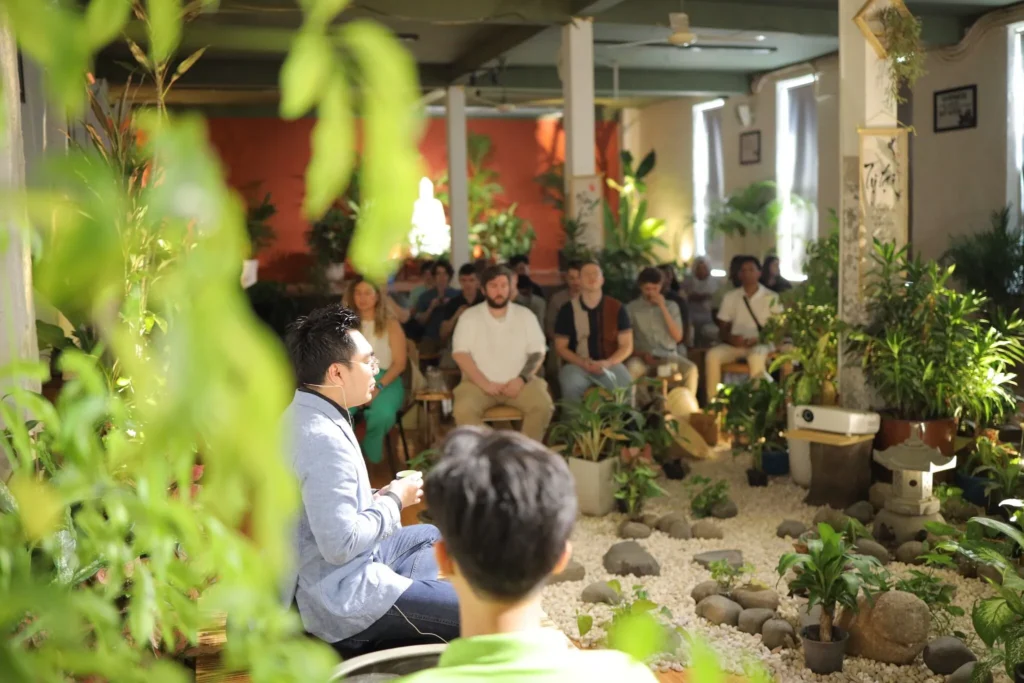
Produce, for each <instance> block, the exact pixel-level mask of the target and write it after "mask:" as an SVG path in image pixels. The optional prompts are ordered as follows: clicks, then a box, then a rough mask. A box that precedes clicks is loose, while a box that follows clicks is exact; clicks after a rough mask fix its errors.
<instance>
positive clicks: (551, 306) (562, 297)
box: [544, 261, 583, 355]
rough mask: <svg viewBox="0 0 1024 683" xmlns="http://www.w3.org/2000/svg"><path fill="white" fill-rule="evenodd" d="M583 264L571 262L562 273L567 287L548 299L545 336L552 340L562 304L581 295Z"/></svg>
mask: <svg viewBox="0 0 1024 683" xmlns="http://www.w3.org/2000/svg"><path fill="white" fill-rule="evenodd" d="M582 265H583V264H581V263H580V262H579V261H572V262H571V263H569V265H568V266H567V267H566V269H565V272H564V273H562V279H563V280H564V282H565V287H564V288H563V289H560V290H558V291H557V292H555V293H554V294H552V295H551V300H550V301H548V310H547V313H546V314H545V316H544V336H545V337H547V338H548V340H549V341H551V342H554V339H555V321H556V320H557V319H558V313H559V312H560V311H561V310H562V306H565V305H566V304H567V303H569V299H571V298H573V297H574V296H579V295H580V268H581V267H582ZM552 355H555V354H552Z"/></svg>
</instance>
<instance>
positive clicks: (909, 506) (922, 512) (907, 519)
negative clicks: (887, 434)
mask: <svg viewBox="0 0 1024 683" xmlns="http://www.w3.org/2000/svg"><path fill="white" fill-rule="evenodd" d="M923 429H924V427H923V425H921V426H918V427H917V428H916V429H915V430H914V433H913V434H912V435H911V437H910V438H909V439H907V440H906V441H904V442H903V443H901V444H899V445H897V446H892V447H891V448H887V449H886V450H884V451H876V452H875V456H874V458H875V462H877V463H879V464H880V465H882V466H884V467H886V468H888V469H890V470H892V487H893V491H892V496H890V498H889V499H888V500H887V501H885V507H884V508H883V509H882V511H881V512H879V513H878V515H877V516H876V517H875V528H874V534H875V536H876V537H877V538H891V537H895V542H896V544H897V545H900V544H903V543H906V542H907V541H913V540H923V538H924V536H923V535H922V534H923V533H926V532H925V528H924V525H925V523H926V522H943V521H945V520H943V518H942V514H941V513H940V512H939V500H938V499H937V498H936V497H935V496H933V495H932V479H933V476H934V475H935V473H936V472H942V471H944V470H949V469H952V468H954V467H956V456H949V457H947V456H945V455H943V454H942V452H941V451H940V450H939V449H937V448H932V447H931V446H929V445H928V444H926V443H925V442H924V441H922V440H921V433H922V432H923ZM883 526H884V527H887V528H888V532H886V531H883V530H882V527H883Z"/></svg>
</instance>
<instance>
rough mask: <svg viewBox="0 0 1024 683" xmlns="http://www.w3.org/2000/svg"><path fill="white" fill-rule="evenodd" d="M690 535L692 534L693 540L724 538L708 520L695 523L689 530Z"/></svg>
mask: <svg viewBox="0 0 1024 683" xmlns="http://www.w3.org/2000/svg"><path fill="white" fill-rule="evenodd" d="M690 534H692V535H693V537H694V538H704V539H711V538H725V532H724V531H722V530H721V529H720V528H719V527H718V525H717V524H715V523H714V522H712V521H711V520H710V519H702V520H700V521H698V522H697V523H695V524H694V525H693V527H692V528H691V529H690Z"/></svg>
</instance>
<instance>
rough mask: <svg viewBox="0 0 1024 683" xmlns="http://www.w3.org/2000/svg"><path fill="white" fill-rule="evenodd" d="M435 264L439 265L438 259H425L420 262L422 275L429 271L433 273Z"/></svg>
mask: <svg viewBox="0 0 1024 683" xmlns="http://www.w3.org/2000/svg"><path fill="white" fill-rule="evenodd" d="M435 265H437V262H436V261H424V262H423V263H421V264H420V275H426V274H427V273H430V274H431V275H433V274H434V266H435Z"/></svg>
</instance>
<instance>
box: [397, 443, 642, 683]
mask: <svg viewBox="0 0 1024 683" xmlns="http://www.w3.org/2000/svg"><path fill="white" fill-rule="evenodd" d="M424 491H425V493H426V500H427V505H429V507H430V514H431V516H432V517H433V518H434V524H435V525H436V526H437V527H438V529H439V530H440V531H441V538H442V540H441V541H439V542H438V543H437V544H436V545H435V546H434V552H435V553H436V555H437V560H438V566H439V568H440V570H441V574H442V575H444V576H445V577H446V578H447V580H449V581H451V583H452V585H453V586H454V587H455V591H456V593H458V596H459V613H460V623H461V630H462V637H461V638H459V639H458V640H455V641H453V642H452V643H451V644H450V645H449V646H448V648H447V650H446V651H445V652H444V654H443V655H442V656H441V660H440V662H439V664H438V668H436V669H431V670H428V671H424V672H421V673H419V674H416V675H414V676H412V677H411V678H410V679H408V680H409V681H411V682H415V683H426V682H430V683H434V682H440V681H470V680H473V681H475V680H484V679H486V680H488V681H498V682H500V683H504V682H508V683H512V682H513V681H514V682H515V683H520V682H522V683H583V682H584V681H586V682H587V683H594V682H596V683H612V682H613V681H614V682H615V683H619V682H623V683H625V682H630V683H633V682H638V683H653V681H655V678H654V675H653V674H652V673H651V672H650V670H649V669H648V668H647V667H645V666H643V665H642V664H640V663H638V662H636V661H634V660H632V659H630V658H629V657H627V656H626V655H624V654H622V653H619V652H614V651H608V650H602V651H588V652H581V651H575V650H571V649H569V647H568V643H567V642H566V640H565V636H563V635H561V634H559V633H558V632H556V631H554V630H549V629H544V628H541V620H542V611H541V604H540V599H541V589H542V588H543V587H544V584H545V582H546V580H547V578H548V577H549V576H550V575H552V574H556V573H559V572H560V571H561V570H562V569H564V568H565V565H566V564H567V563H568V561H569V558H570V555H571V551H572V547H571V545H570V543H569V536H570V534H571V533H572V529H573V526H574V524H575V522H576V489H575V485H574V484H573V478H572V475H571V474H569V468H568V466H567V465H566V463H565V460H564V459H563V458H561V457H559V456H557V455H555V454H554V453H552V452H551V451H550V450H548V449H547V448H546V447H545V446H544V445H543V444H540V443H538V442H537V441H534V440H532V439H529V438H527V437H526V436H523V435H522V434H520V433H518V432H509V431H493V430H491V429H489V428H487V427H459V428H457V429H455V430H454V431H452V432H451V433H450V434H449V435H448V438H447V439H445V442H444V444H443V446H442V456H441V458H440V460H439V461H438V464H437V465H435V466H434V468H433V469H431V471H430V474H428V475H427V479H426V483H425V484H424Z"/></svg>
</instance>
